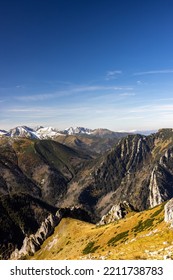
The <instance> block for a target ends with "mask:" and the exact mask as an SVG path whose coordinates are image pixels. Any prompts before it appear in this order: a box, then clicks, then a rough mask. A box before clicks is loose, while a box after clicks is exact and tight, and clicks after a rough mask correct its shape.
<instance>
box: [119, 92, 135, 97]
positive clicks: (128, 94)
mask: <svg viewBox="0 0 173 280" xmlns="http://www.w3.org/2000/svg"><path fill="white" fill-rule="evenodd" d="M135 95H136V93H134V92H124V93H120V94H119V96H124V97H125V96H135Z"/></svg>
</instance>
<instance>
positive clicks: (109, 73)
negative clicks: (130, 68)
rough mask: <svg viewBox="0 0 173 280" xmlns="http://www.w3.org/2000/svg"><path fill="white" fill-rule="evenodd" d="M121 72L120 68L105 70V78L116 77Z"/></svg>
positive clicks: (113, 78)
mask: <svg viewBox="0 0 173 280" xmlns="http://www.w3.org/2000/svg"><path fill="white" fill-rule="evenodd" d="M121 74H122V71H121V70H113V71H107V73H106V77H105V80H106V81H110V80H115V79H117V78H118V76H119V75H121Z"/></svg>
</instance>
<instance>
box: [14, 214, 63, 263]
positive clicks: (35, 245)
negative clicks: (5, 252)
mask: <svg viewBox="0 0 173 280" xmlns="http://www.w3.org/2000/svg"><path fill="white" fill-rule="evenodd" d="M62 216H63V212H62V211H61V210H58V211H57V212H56V214H55V215H53V214H49V216H48V217H47V218H46V219H45V221H43V222H42V223H41V226H40V228H39V229H38V230H37V232H36V233H35V234H31V235H29V236H26V237H25V239H24V240H23V245H22V247H21V248H20V249H15V251H14V252H13V253H12V254H11V256H10V259H12V260H16V259H21V258H24V257H25V256H26V255H32V254H34V253H35V252H36V251H37V250H38V249H39V248H40V246H41V245H42V244H43V242H44V241H45V240H46V238H47V237H49V236H50V235H51V234H52V233H53V231H54V228H55V226H56V225H57V224H58V223H59V222H60V220H61V218H62Z"/></svg>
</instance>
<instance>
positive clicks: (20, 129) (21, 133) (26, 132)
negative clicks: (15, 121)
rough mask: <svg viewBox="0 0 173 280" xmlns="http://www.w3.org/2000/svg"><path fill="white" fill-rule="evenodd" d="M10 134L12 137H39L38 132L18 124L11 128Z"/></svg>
mask: <svg viewBox="0 0 173 280" xmlns="http://www.w3.org/2000/svg"><path fill="white" fill-rule="evenodd" d="M9 136H11V137H26V138H31V139H37V138H38V137H37V135H36V132H35V131H34V130H33V129H32V128H30V127H27V126H17V127H15V128H12V129H10V130H9Z"/></svg>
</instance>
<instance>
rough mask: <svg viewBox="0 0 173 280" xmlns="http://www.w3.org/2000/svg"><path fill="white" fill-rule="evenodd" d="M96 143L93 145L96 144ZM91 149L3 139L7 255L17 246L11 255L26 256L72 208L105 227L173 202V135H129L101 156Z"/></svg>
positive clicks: (0, 182) (0, 164)
mask: <svg viewBox="0 0 173 280" xmlns="http://www.w3.org/2000/svg"><path fill="white" fill-rule="evenodd" d="M69 137H70V138H69ZM69 139H70V141H71V140H72V139H73V140H77V139H78V140H79V139H81V138H78V136H77V138H76V136H73V135H69V136H68V137H66V140H69ZM99 139H103V142H101V143H102V144H103V143H105V141H107V139H106V138H99ZM61 140H62V139H61ZM89 140H90V138H88V137H86V138H85V141H86V142H85V145H86V146H85V147H87V145H91V143H93V142H90V141H89ZM63 141H64V140H63ZM80 141H82V140H80ZM99 141H101V140H99ZM97 143H98V142H97ZM106 143H107V142H106ZM73 145H74V146H75V147H77V149H76V148H72V146H73ZM83 147H84V144H81V143H80V142H78V143H75V142H72V143H71V147H70V144H68V146H67V145H66V144H65V143H60V142H58V141H57V140H56V141H53V140H51V139H49V140H45V139H44V140H40V139H28V138H27V137H22V138H18V137H17V138H11V137H1V139H0V208H1V211H0V213H1V214H0V222H1V225H2V227H1V240H0V252H4V251H6V250H7V251H8V250H9V246H11V247H10V248H11V249H10V252H11V250H12V249H13V250H12V251H14V248H15V246H17V249H18V250H19V251H20V248H21V246H22V244H23V241H24V239H25V237H28V236H30V235H32V234H35V233H36V232H37V231H38V230H39V228H40V226H41V224H42V223H43V222H44V221H45V219H47V217H48V216H49V215H50V214H52V213H54V214H55V212H56V211H57V209H70V210H69V211H68V216H71V215H72V212H73V211H72V210H71V209H72V208H73V207H75V209H76V208H77V209H79V210H78V214H76V216H75V217H76V218H77V217H78V218H81V219H84V216H85V217H86V221H89V220H90V221H92V222H93V223H98V222H99V221H100V220H101V221H102V223H103V224H105V223H107V221H113V219H115V218H116V219H117V218H123V217H125V215H126V214H128V211H129V209H132V210H133V211H143V210H145V209H149V208H153V207H155V206H157V205H158V204H160V203H162V202H164V201H167V200H169V199H171V198H172V197H173V131H172V129H162V130H160V131H158V132H157V133H155V134H152V135H149V136H144V135H139V134H137V135H128V136H126V137H124V138H122V139H120V140H119V141H118V142H117V143H114V145H112V146H111V148H109V149H108V150H106V152H104V153H100V154H99V153H98V154H94V156H91V154H88V151H89V150H87V149H83ZM124 201H126V203H125V204H126V206H125V204H123V203H124ZM127 206H128V207H127ZM80 211H83V212H84V213H85V215H82V216H81V215H79V212H80ZM38 213H39V215H38ZM103 217H104V218H103ZM10 228H11V229H13V230H12V231H13V234H12V233H10V234H9V229H10ZM17 236H18V237H20V238H18V239H17ZM31 239H32V240H34V239H33V238H31ZM31 239H30V240H31ZM27 242H28V241H27ZM9 244H11V245H9ZM30 247H32V246H30Z"/></svg>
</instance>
